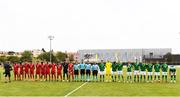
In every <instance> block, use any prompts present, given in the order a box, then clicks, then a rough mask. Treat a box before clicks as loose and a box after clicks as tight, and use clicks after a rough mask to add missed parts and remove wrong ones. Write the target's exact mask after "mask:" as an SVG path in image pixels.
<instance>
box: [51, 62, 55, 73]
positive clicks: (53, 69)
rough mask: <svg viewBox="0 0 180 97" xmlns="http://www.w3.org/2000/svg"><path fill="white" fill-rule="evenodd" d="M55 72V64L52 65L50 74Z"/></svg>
mask: <svg viewBox="0 0 180 97" xmlns="http://www.w3.org/2000/svg"><path fill="white" fill-rule="evenodd" d="M55 72H56V64H52V69H51V73H55Z"/></svg>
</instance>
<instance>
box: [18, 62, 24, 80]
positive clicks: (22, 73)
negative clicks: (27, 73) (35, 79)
mask: <svg viewBox="0 0 180 97" xmlns="http://www.w3.org/2000/svg"><path fill="white" fill-rule="evenodd" d="M23 79H24V66H23V65H22V63H20V65H19V80H23Z"/></svg>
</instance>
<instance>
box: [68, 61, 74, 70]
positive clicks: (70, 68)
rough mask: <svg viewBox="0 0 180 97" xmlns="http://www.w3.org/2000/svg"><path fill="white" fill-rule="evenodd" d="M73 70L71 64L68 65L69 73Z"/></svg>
mask: <svg viewBox="0 0 180 97" xmlns="http://www.w3.org/2000/svg"><path fill="white" fill-rule="evenodd" d="M73 70H74V66H73V64H72V63H69V64H68V71H69V72H73Z"/></svg>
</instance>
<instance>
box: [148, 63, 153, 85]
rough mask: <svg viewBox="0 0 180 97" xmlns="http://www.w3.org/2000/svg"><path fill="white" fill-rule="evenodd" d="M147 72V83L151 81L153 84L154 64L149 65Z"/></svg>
mask: <svg viewBox="0 0 180 97" xmlns="http://www.w3.org/2000/svg"><path fill="white" fill-rule="evenodd" d="M147 71H148V81H147V82H149V81H151V82H153V79H152V78H153V77H152V75H153V64H152V63H149V64H148V65H147Z"/></svg>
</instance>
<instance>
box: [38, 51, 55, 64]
mask: <svg viewBox="0 0 180 97" xmlns="http://www.w3.org/2000/svg"><path fill="white" fill-rule="evenodd" d="M37 58H38V59H40V60H42V61H48V62H49V61H50V53H49V52H43V53H41V54H40V55H39V56H38V57H37ZM51 58H52V62H57V59H56V57H55V56H54V54H53V53H52V54H51Z"/></svg>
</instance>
